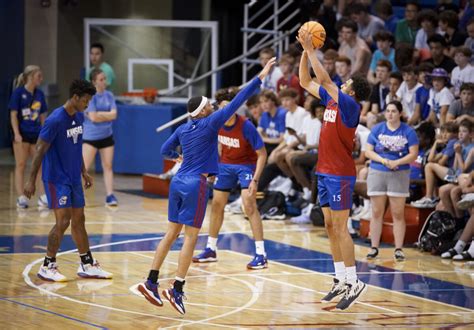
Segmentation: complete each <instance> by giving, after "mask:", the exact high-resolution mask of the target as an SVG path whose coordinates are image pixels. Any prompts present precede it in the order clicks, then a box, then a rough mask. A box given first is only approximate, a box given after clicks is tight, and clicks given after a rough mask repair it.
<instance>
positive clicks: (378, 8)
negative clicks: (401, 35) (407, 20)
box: [375, 0, 399, 35]
mask: <svg viewBox="0 0 474 330" xmlns="http://www.w3.org/2000/svg"><path fill="white" fill-rule="evenodd" d="M375 12H376V13H377V16H378V17H380V18H381V19H382V21H384V22H385V30H387V31H389V32H390V33H391V34H392V35H395V31H396V29H397V24H398V21H399V19H398V17H397V16H395V15H394V14H393V7H392V4H391V3H390V1H389V0H379V1H377V2H376V3H375Z"/></svg>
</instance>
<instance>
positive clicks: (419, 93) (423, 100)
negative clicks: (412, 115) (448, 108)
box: [415, 86, 430, 120]
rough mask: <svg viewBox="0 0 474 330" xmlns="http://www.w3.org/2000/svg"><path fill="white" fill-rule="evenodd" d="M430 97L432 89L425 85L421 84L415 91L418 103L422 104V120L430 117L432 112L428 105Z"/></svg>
mask: <svg viewBox="0 0 474 330" xmlns="http://www.w3.org/2000/svg"><path fill="white" fill-rule="evenodd" d="M429 97H430V90H429V89H426V88H425V86H421V87H420V88H418V89H417V90H416V92H415V100H416V103H418V104H419V105H420V112H421V114H420V115H421V120H425V119H426V118H428V116H429V114H430V106H429V105H428V98H429Z"/></svg>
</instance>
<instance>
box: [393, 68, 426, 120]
mask: <svg viewBox="0 0 474 330" xmlns="http://www.w3.org/2000/svg"><path fill="white" fill-rule="evenodd" d="M400 71H401V72H402V76H403V82H402V84H401V85H400V87H399V88H398V90H397V97H398V99H399V100H400V102H402V105H403V116H404V117H405V118H407V119H408V124H409V125H415V124H416V123H414V122H412V121H411V119H412V117H413V113H414V112H415V105H416V90H417V89H418V88H420V87H421V84H420V83H419V82H418V71H417V70H416V69H415V67H414V66H413V65H407V66H405V67H403V68H401V70H400Z"/></svg>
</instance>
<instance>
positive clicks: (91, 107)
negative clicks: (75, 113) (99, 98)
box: [85, 95, 97, 112]
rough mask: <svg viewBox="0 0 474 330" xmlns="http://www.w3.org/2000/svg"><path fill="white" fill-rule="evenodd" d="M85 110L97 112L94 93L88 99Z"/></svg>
mask: <svg viewBox="0 0 474 330" xmlns="http://www.w3.org/2000/svg"><path fill="white" fill-rule="evenodd" d="M85 112H97V108H96V107H95V95H94V96H93V97H92V99H91V100H90V101H89V104H88V105H87V109H86V111H85Z"/></svg>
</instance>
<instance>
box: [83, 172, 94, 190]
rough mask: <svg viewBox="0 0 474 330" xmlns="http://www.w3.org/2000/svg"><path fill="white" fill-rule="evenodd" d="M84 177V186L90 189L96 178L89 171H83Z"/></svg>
mask: <svg viewBox="0 0 474 330" xmlns="http://www.w3.org/2000/svg"><path fill="white" fill-rule="evenodd" d="M82 178H83V179H84V188H86V189H89V188H90V187H92V185H93V184H94V179H93V178H92V177H91V176H90V175H89V174H88V173H87V172H84V173H82Z"/></svg>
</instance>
